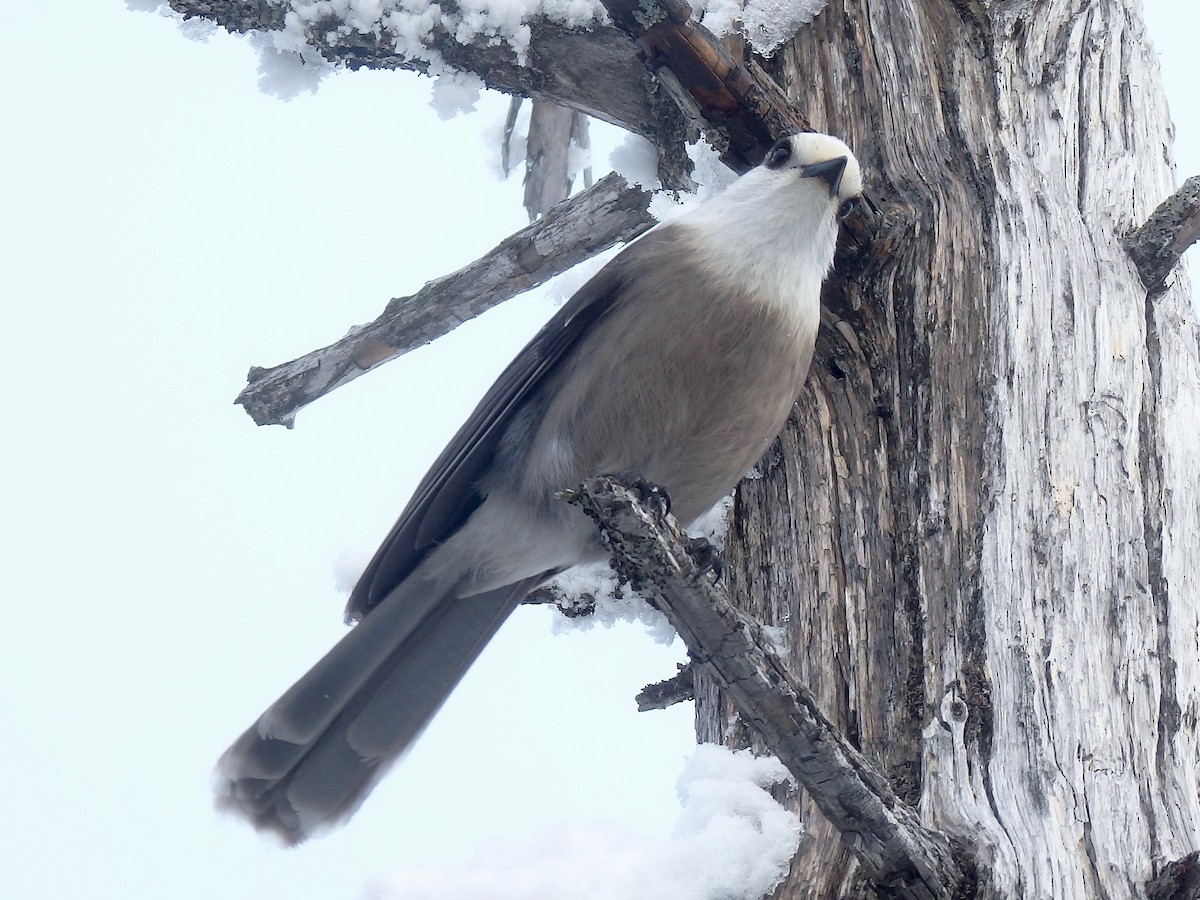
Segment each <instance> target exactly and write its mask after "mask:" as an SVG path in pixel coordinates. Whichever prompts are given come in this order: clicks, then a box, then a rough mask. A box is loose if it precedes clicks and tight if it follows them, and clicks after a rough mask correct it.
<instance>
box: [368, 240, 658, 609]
mask: <svg viewBox="0 0 1200 900" xmlns="http://www.w3.org/2000/svg"><path fill="white" fill-rule="evenodd" d="M670 241H671V229H670V228H657V229H655V230H654V231H653V232H651V233H649V234H647V235H645V236H643V237H642V238H640V239H639V240H637V241H636V242H634V243H633V244H630V245H629V246H628V247H626V248H625V249H624V250H622V251H621V253H619V254H618V255H617V256H616V257H615V258H614V259H613V260H612V261H610V262H609V263H608V264H607V265H606V266H605V267H604V268H603V269H601V270H600V271H599V272H597V273H596V275H595V276H593V277H592V278H591V280H589V281H588V282H587V283H586V284H584V286H583V287H581V288H580V289H579V290H578V291H577V292H576V293H575V295H574V296H573V297H572V298H571V299H570V300H569V301H568V302H567V303H566V304H564V305H563V306H562V308H561V309H559V310H558V312H556V313H555V314H554V316H553V318H551V319H550V321H549V322H547V323H546V324H545V325H544V326H543V327H542V329H541V330H540V331H538V333H537V334H536V335H534V337H533V339H532V340H531V341H530V342H529V343H528V344H526V345H525V348H524V349H523V350H522V351H521V352H520V353H519V354H518V355H517V357H516V359H514V360H513V361H512V362H511V363H509V365H508V367H507V368H506V369H505V370H504V371H503V372H502V373H501V375H500V377H499V378H498V379H497V380H496V383H495V384H493V385H492V387H491V389H490V390H489V391H488V392H487V394H485V395H484V397H483V399H482V400H481V401H480V402H479V405H478V406H477V407H475V411H474V412H473V413H471V416H470V418H468V419H467V421H466V422H465V423H464V424H463V426H462V428H460V429H459V430H458V433H457V434H455V435H454V437H453V439H451V441H450V443H449V445H448V446H447V447H446V449H445V450H443V451H442V453H441V455H440V456H439V457H438V458H437V461H436V462H434V464H433V467H432V468H431V469H430V470H429V472H428V473H427V474H426V475H425V477H424V479H422V480H421V483H420V484H419V485H418V486H417V489H416V491H415V492H414V494H413V496H412V499H411V500H410V501H409V503H408V506H407V507H406V508H405V510H404V512H403V513H401V515H400V518H399V520H398V521H397V522H396V524H395V525H394V526H393V527H392V530H391V532H390V533H389V534H388V536H387V537H386V538H385V539H384V541H383V544H382V545H381V546H380V548H379V549H378V550H377V551H376V553H375V556H374V558H373V559H372V560H371V562H370V563H369V564H368V565H367V568H366V570H365V571H364V572H363V574H362V577H361V578H359V580H358V584H357V585H355V587H354V590H353V592H352V593H351V594H350V600H349V603H348V604H347V606H346V617H347V618H348V619H360V618H362V616H364V615H366V614H367V613H368V612H370V611H371V610H372V609H373V608H374V607H375V606H376V605H377V604H378V603H380V602H381V601H382V600H383V599H384V598H385V597H387V596H388V594H389V593H391V591H392V590H393V589H394V588H395V587H396V586H397V585H398V584H400V582H402V581H403V580H404V579H405V578H406V577H407V576H408V574H409V573H410V572H412V570H413V569H414V568H415V567H416V566H417V564H418V563H419V562H420V561H421V559H422V558H423V557H424V555H425V554H426V553H427V552H428V551H429V550H430V548H432V547H433V546H435V545H436V544H438V543H440V542H442V541H444V540H445V539H446V538H447V537H449V536H450V535H451V534H453V533H454V531H455V530H456V529H457V528H458V527H459V526H461V525H462V524H463V522H464V521H466V518H467V517H468V516H469V515H470V514H471V513H472V512H473V511H474V510H475V509H476V508H477V507H478V506H479V504H480V503H481V502H482V501H483V494H482V493H480V490H479V482H480V480H481V478H482V477H483V476H484V475H485V474H486V472H487V470H488V467H489V464H490V463H491V461H492V458H493V456H494V454H495V452H496V449H497V445H498V444H499V442H500V440H501V438H502V437H503V436H504V434H505V431H506V430H507V427H508V425H509V424H510V423H511V422H512V419H513V416H514V415H515V413H516V412H517V411H518V410H519V409H520V408H521V405H522V403H523V401H525V400H526V399H527V398H528V397H529V396H530V394H531V393H532V392H533V391H535V390H536V389H537V387H538V386H539V385H541V384H542V383H543V382H544V380H545V379H546V377H547V376H548V375H550V374H551V373H552V372H553V371H554V370H555V368H557V366H558V365H559V364H560V363H561V362H562V360H563V358H564V357H565V356H566V354H567V353H568V351H570V349H571V348H572V347H574V346H575V345H576V344H577V343H578V342H579V341H580V339H581V338H582V337H583V336H584V335H585V334H587V333H588V331H589V330H590V328H591V326H592V325H593V323H595V322H596V321H597V320H598V319H599V318H601V317H602V316H604V315H605V314H606V313H608V312H609V311H610V310H611V309H612V307H613V305H614V303H615V301H616V298H617V297H618V296H619V295H620V293H621V288H622V286H623V285H624V284H625V283H626V282H627V281H628V280H629V278H630V277H631V275H632V273H633V272H636V270H637V268H638V267H637V262H638V261H639V259H641V258H643V257H644V256H646V255H653V251H654V250H656V249H662V248H663V247H664V245H665V244H667V243H670Z"/></svg>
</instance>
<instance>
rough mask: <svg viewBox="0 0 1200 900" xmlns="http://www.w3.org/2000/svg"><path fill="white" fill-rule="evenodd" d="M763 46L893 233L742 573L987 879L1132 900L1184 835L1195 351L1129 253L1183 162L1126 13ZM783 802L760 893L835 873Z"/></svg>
mask: <svg viewBox="0 0 1200 900" xmlns="http://www.w3.org/2000/svg"><path fill="white" fill-rule="evenodd" d="M773 66H774V69H775V72H776V75H777V77H780V78H781V79H783V80H784V81H785V82H786V83H787V84H788V85H789V87H790V89H791V90H792V91H793V92H794V95H795V99H796V102H798V103H799V104H800V105H802V106H805V108H806V109H807V110H808V113H809V117H810V118H811V120H812V122H813V125H814V126H815V127H817V128H820V129H824V130H830V131H832V132H834V133H837V134H841V135H842V136H843V137H845V138H846V140H847V141H848V143H850V145H851V146H852V147H854V148H855V150H856V152H857V153H858V155H859V157H860V159H861V160H862V161H863V162H864V164H865V165H864V167H865V169H866V173H867V174H866V180H867V183H868V184H869V185H872V186H874V187H875V188H876V189H877V190H878V195H879V197H880V198H881V199H882V201H883V203H884V204H887V205H888V207H889V210H890V211H889V213H888V216H890V217H891V220H892V221H893V222H894V224H895V227H896V228H897V229H900V230H902V231H903V234H902V235H901V236H899V237H897V238H895V239H888V240H886V241H884V242H883V243H886V244H887V245H888V246H889V251H888V255H887V256H886V257H885V256H882V255H877V256H876V257H875V258H874V259H873V261H872V264H871V265H868V267H867V268H866V269H865V270H864V271H861V272H855V273H848V274H847V276H846V277H843V278H840V279H835V280H834V282H833V284H832V285H831V290H830V292H829V296H828V297H827V304H826V317H825V320H824V325H825V327H824V328H823V330H822V333H821V336H820V337H819V339H818V357H817V361H816V363H815V364H814V370H813V372H812V375H811V376H810V385H811V388H812V390H811V391H808V392H806V393H805V395H804V396H802V397H801V398H800V401H799V403H798V405H797V411H796V416H795V418H794V421H793V424H792V427H791V428H789V430H788V431H787V432H786V433H785V434H784V435H783V436H782V437H781V439H780V442H779V443H778V445H777V448H776V452H775V453H774V454H773V455H772V456H771V457H769V458H768V459H767V460H766V461H765V462H764V465H763V467H762V470H763V473H762V474H763V477H762V478H760V479H758V480H753V481H750V482H747V483H745V484H744V485H743V486H742V488H741V490H740V492H739V496H738V500H737V505H736V511H737V515H736V517H735V527H734V530H733V532H732V534H731V538H732V539H731V541H730V544H729V549H728V552H729V555H730V559H729V561H728V563H727V571H728V572H729V573H730V578H731V582H732V583H733V587H734V593H735V594H744V595H746V596H748V597H749V598H750V600H749V607H750V609H751V610H752V611H753V612H754V613H755V615H756V616H758V617H760V618H761V619H763V620H764V621H767V622H771V623H782V624H785V625H786V626H787V631H788V634H789V635H791V639H792V641H793V651H792V658H791V665H792V667H793V669H794V671H795V672H796V673H797V675H798V677H800V678H801V679H802V680H803V681H805V682H807V683H810V684H812V685H813V689H814V691H815V693H816V694H817V697H818V702H819V703H820V705H821V706H822V708H823V709H825V710H826V711H827V712H828V713H829V714H830V715H831V718H833V719H834V721H835V722H836V723H837V724H838V725H839V727H840V728H842V729H843V730H844V732H845V733H847V734H849V735H851V736H853V738H854V739H855V740H856V741H857V742H858V743H859V746H860V747H861V748H862V750H863V751H864V752H865V753H866V755H867V756H868V757H871V758H876V759H879V760H880V761H881V762H882V763H883V765H884V768H885V771H887V772H888V773H889V775H890V777H891V780H892V782H893V785H894V786H895V787H896V789H897V792H898V793H900V795H901V796H904V797H907V798H908V799H910V800H913V801H914V802H918V803H919V805H920V808H921V809H922V811H923V813H924V814H925V815H926V816H927V817H928V819H927V821H928V823H929V824H931V825H933V826H935V827H938V828H941V829H943V830H945V831H947V832H948V833H950V834H952V835H959V836H963V837H966V838H969V839H971V840H974V841H976V842H978V843H979V844H980V846H981V862H982V863H983V868H982V870H981V878H982V884H983V887H982V888H981V890H982V895H983V896H996V897H1017V896H1024V897H1038V898H1043V897H1045V898H1085V897H1098V896H1104V897H1113V898H1118V897H1120V898H1125V897H1130V898H1132V897H1138V896H1141V891H1142V885H1144V884H1145V883H1146V881H1147V880H1148V879H1149V878H1151V877H1152V876H1153V875H1154V874H1155V872H1156V869H1157V867H1159V866H1162V865H1164V864H1165V863H1166V862H1167V861H1169V860H1171V859H1176V858H1179V857H1181V856H1183V855H1184V854H1186V853H1187V852H1188V851H1189V850H1192V849H1194V848H1195V845H1196V842H1197V840H1198V838H1197V835H1198V834H1200V803H1198V801H1197V790H1196V788H1197V768H1198V763H1200V754H1198V750H1197V719H1198V715H1197V714H1198V712H1200V670H1198V668H1197V662H1196V660H1197V659H1198V658H1200V647H1198V646H1197V641H1198V637H1197V635H1198V634H1200V617H1198V616H1200V602H1198V601H1197V585H1196V576H1195V574H1194V573H1195V572H1196V571H1197V569H1198V567H1200V548H1198V547H1197V544H1196V542H1195V540H1194V538H1193V537H1192V536H1193V535H1194V534H1195V533H1196V531H1197V527H1198V526H1200V521H1198V519H1200V500H1198V495H1197V487H1196V474H1195V473H1196V472H1198V471H1200V458H1198V455H1200V441H1197V439H1196V434H1197V430H1196V426H1197V421H1198V416H1197V412H1198V409H1200V403H1198V399H1200V398H1198V396H1197V388H1198V385H1200V364H1198V358H1200V354H1198V350H1197V334H1196V325H1195V319H1194V315H1193V313H1192V311H1191V308H1190V306H1189V304H1188V300H1187V296H1186V291H1187V286H1186V283H1185V282H1183V281H1182V279H1176V281H1175V283H1174V285H1173V286H1172V287H1171V288H1170V289H1168V290H1167V291H1166V292H1165V293H1164V294H1162V295H1161V296H1159V297H1158V298H1156V299H1155V300H1154V301H1153V302H1149V301H1148V299H1147V292H1146V289H1145V287H1144V286H1143V285H1142V284H1141V282H1140V279H1139V276H1138V272H1137V270H1136V268H1135V266H1134V265H1133V264H1132V262H1131V261H1130V260H1129V258H1128V256H1127V255H1126V254H1125V252H1124V250H1123V248H1122V246H1121V236H1122V235H1124V234H1126V233H1128V231H1129V230H1130V229H1131V228H1132V227H1134V226H1135V225H1137V224H1139V223H1141V222H1143V221H1145V219H1146V217H1147V215H1148V214H1149V213H1150V211H1151V209H1152V208H1153V205H1154V204H1155V203H1156V202H1157V201H1158V200H1159V199H1161V198H1162V197H1164V196H1166V195H1168V194H1169V193H1170V190H1171V177H1172V176H1171V168H1170V165H1169V156H1170V151H1169V144H1168V141H1169V138H1168V119H1167V114H1166V109H1165V105H1164V102H1163V99H1162V95H1161V91H1160V89H1159V84H1158V73H1157V66H1156V63H1155V60H1154V57H1153V52H1152V50H1151V49H1150V47H1149V45H1148V43H1147V41H1146V38H1145V35H1144V34H1143V32H1142V26H1141V23H1140V20H1139V18H1138V15H1137V10H1136V8H1135V7H1133V6H1132V5H1130V4H1124V3H1120V2H1116V0H1101V2H1088V3H1084V2H1057V3H1019V4H1018V3H992V4H987V5H983V4H973V3H969V2H968V3H948V2H932V0H929V2H920V0H895V2H889V3H887V4H879V3H869V2H865V0H864V2H857V0H835V2H833V3H831V4H830V6H829V7H828V8H827V9H826V10H825V12H824V13H822V14H821V16H819V17H818V18H817V20H815V21H814V22H813V24H812V26H810V27H809V28H806V29H805V30H803V31H802V32H801V33H800V34H799V35H798V36H797V38H796V40H795V41H794V42H793V43H792V44H791V46H790V47H788V48H787V50H786V51H785V52H783V53H781V54H780V55H778V56H777V57H776V60H775V61H774V63H773ZM806 103H807V105H806ZM700 682H701V680H700V679H698V680H697V687H696V691H697V695H698V698H701V697H703V698H704V702H703V703H700V704H699V706H698V715H700V716H701V718H702V721H701V722H700V723H699V725H700V731H701V733H702V734H704V735H706V736H708V737H711V738H720V737H724V736H725V735H726V734H727V730H726V727H727V725H728V724H729V722H728V719H727V718H722V717H721V716H720V715H719V712H720V710H721V700H720V698H719V697H717V696H713V695H712V693H711V689H708V690H709V692H708V694H707V696H705V691H706V688H705V687H704V685H702V684H701V683H700ZM725 710H726V712H727V711H728V707H725ZM734 733H735V734H736V731H735V732H734ZM800 807H801V810H802V815H803V816H804V818H805V820H806V824H807V830H806V835H805V838H804V844H803V846H802V848H801V854H800V856H798V857H797V859H796V861H795V863H794V865H793V871H792V873H791V878H790V880H789V883H788V884H787V885H785V886H784V887H783V888H781V890H780V891H779V893H778V896H781V897H788V898H792V897H839V896H849V895H851V894H852V891H853V885H854V883H855V878H856V876H855V872H854V864H853V862H852V861H851V860H850V859H849V857H848V855H847V854H846V853H845V851H844V850H842V849H841V848H840V847H839V846H838V840H837V838H836V836H835V835H834V834H833V833H832V831H831V830H830V829H829V828H828V826H827V825H825V823H823V822H822V821H821V819H820V818H819V817H817V816H814V815H813V814H812V809H811V807H810V806H809V805H808V801H806V800H805V801H802V802H801V803H800Z"/></svg>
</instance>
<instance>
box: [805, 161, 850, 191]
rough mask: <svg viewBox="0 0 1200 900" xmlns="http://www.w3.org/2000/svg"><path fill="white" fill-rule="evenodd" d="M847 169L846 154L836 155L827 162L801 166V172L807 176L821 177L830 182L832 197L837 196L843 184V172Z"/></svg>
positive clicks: (827, 182)
mask: <svg viewBox="0 0 1200 900" xmlns="http://www.w3.org/2000/svg"><path fill="white" fill-rule="evenodd" d="M845 171H846V157H844V156H835V157H834V158H833V159H827V160H825V162H819V163H813V164H812V165H809V166H801V167H800V174H801V175H803V176H804V177H805V178H820V179H821V180H822V181H824V182H825V183H826V184H828V185H829V196H830V197H836V196H837V192H838V189H839V188H840V187H841V186H842V173H843V172H845Z"/></svg>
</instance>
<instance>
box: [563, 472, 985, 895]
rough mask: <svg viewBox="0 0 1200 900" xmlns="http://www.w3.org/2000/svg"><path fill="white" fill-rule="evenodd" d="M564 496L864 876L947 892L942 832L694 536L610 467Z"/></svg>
mask: <svg viewBox="0 0 1200 900" xmlns="http://www.w3.org/2000/svg"><path fill="white" fill-rule="evenodd" d="M563 497H564V499H566V500H567V501H568V502H570V503H573V504H576V505H578V506H580V507H581V508H582V509H583V511H584V512H585V513H586V514H587V515H588V516H589V517H590V518H592V519H593V520H594V521H596V522H597V524H598V525H599V527H600V532H601V535H602V537H603V540H604V543H605V545H606V546H607V547H608V548H609V549H610V550H611V551H612V553H613V567H614V568H615V569H616V570H617V572H618V574H619V575H620V576H621V577H623V578H627V579H629V581H630V582H631V583H632V584H633V587H634V588H635V589H636V590H638V591H640V592H642V593H643V594H644V595H648V596H649V598H650V600H651V602H653V603H655V604H656V605H657V606H659V608H661V609H662V610H663V611H664V612H665V613H666V615H667V617H668V618H669V619H670V621H671V624H672V625H674V626H675V629H676V630H677V631H678V632H679V634H680V636H681V637H682V638H683V640H684V642H685V643H686V644H687V647H688V650H689V652H690V654H691V656H692V659H693V660H694V662H695V664H696V665H698V666H701V667H703V668H704V669H705V671H706V673H707V674H709V675H711V676H712V677H713V678H714V679H715V680H716V681H717V682H718V683H719V684H720V685H721V686H722V687H723V688H724V689H725V690H726V691H727V692H728V693H729V695H730V697H732V698H733V700H734V702H735V703H736V704H737V706H738V709H739V711H740V713H741V715H742V717H743V718H744V719H745V720H746V721H748V722H749V723H750V724H751V725H752V726H753V727H754V728H755V729H756V730H757V731H758V732H759V733H760V734H761V735H762V737H763V739H764V740H765V742H766V743H767V745H768V746H769V747H770V748H771V750H772V752H774V753H775V755H776V756H778V757H779V759H780V760H781V761H782V762H783V764H784V765H785V766H787V768H788V770H789V771H790V772H791V773H792V775H794V776H795V778H796V780H797V781H799V782H800V784H801V785H803V787H804V788H805V789H806V790H807V791H808V792H809V794H810V795H811V796H812V798H813V800H814V802H815V803H816V804H817V806H818V807H819V808H820V810H821V811H822V813H824V815H825V816H826V818H828V819H829V821H830V822H831V823H832V824H833V825H834V827H836V828H837V829H838V830H839V831H840V832H841V835H842V839H843V840H844V841H845V842H846V845H847V846H848V847H849V848H850V850H851V851H852V852H853V853H854V854H855V855H856V856H857V857H858V859H859V862H860V864H861V865H862V866H863V868H864V870H865V871H866V873H867V874H868V876H869V877H870V878H871V879H872V880H873V881H874V882H875V883H876V884H877V885H880V886H883V887H885V888H886V889H887V890H888V891H889V893H888V896H892V897H905V898H922V900H929V898H934V897H949V896H952V895H953V893H954V890H955V888H956V887H957V885H958V884H959V882H960V881H961V880H962V877H963V876H962V872H961V870H960V869H959V866H958V864H957V863H956V861H955V859H954V857H953V855H952V853H951V849H950V844H949V842H948V841H947V839H946V837H945V836H944V835H942V834H940V833H939V832H936V831H931V830H930V829H927V828H925V827H924V826H923V825H922V824H921V822H920V820H919V818H918V816H917V813H916V812H915V811H914V810H913V809H912V808H911V807H909V806H908V805H906V804H905V803H904V802H902V801H901V800H900V799H899V798H898V797H897V796H896V794H895V792H894V791H893V790H892V788H891V785H890V784H889V783H888V781H887V779H886V778H884V777H883V776H882V775H881V774H879V773H878V772H876V771H875V770H874V768H873V767H872V766H871V765H870V763H868V762H867V760H866V759H864V758H863V757H862V755H861V754H859V753H858V751H857V750H855V749H854V747H852V746H851V745H850V744H849V742H847V741H846V739H845V738H844V737H843V736H842V735H841V733H840V732H839V731H838V730H837V729H836V728H835V727H834V726H833V724H832V723H831V722H830V721H829V720H828V719H826V718H825V716H824V715H823V714H822V713H821V711H820V710H819V709H818V708H817V706H816V704H815V702H814V701H813V699H812V696H811V695H810V693H809V692H808V690H807V689H806V688H805V687H803V686H802V685H801V684H799V683H798V682H797V681H796V680H795V679H794V678H793V677H792V675H791V673H789V672H788V670H787V669H786V667H785V666H784V664H783V662H782V661H781V660H780V658H779V656H778V655H777V654H776V653H775V652H774V651H773V650H772V649H771V647H770V642H769V641H768V640H767V638H766V636H765V635H764V633H763V629H762V627H761V626H760V625H759V624H758V623H757V622H755V621H754V620H752V619H751V618H749V617H748V616H746V615H745V614H744V613H742V612H741V611H739V610H737V609H735V608H734V607H733V605H732V604H731V603H730V600H729V596H728V594H727V593H726V592H725V590H724V588H722V587H721V586H720V585H718V584H716V583H715V581H714V579H712V578H711V577H708V576H707V575H706V572H705V569H704V567H703V566H701V565H698V564H697V563H696V562H695V561H694V560H693V559H692V558H691V556H690V555H689V553H688V551H687V549H686V548H687V547H688V546H689V543H690V540H689V538H688V537H687V535H686V534H685V533H684V532H683V531H682V529H681V528H680V527H679V524H678V523H677V522H676V521H675V520H674V519H672V518H671V517H669V516H665V517H663V518H662V519H659V518H658V517H656V516H655V515H654V514H653V513H652V512H649V511H648V510H647V509H645V508H644V507H643V506H642V505H641V501H640V499H639V497H638V495H637V494H635V493H633V492H631V491H629V490H627V489H626V488H624V487H622V486H621V485H619V484H617V483H615V482H614V481H613V480H612V479H611V478H607V477H600V478H594V479H589V480H588V481H586V482H584V484H583V485H581V486H580V487H579V488H578V489H577V490H575V491H568V492H565V493H564V495H563Z"/></svg>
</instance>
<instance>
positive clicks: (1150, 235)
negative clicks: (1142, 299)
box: [1124, 175, 1200, 293]
mask: <svg viewBox="0 0 1200 900" xmlns="http://www.w3.org/2000/svg"><path fill="white" fill-rule="evenodd" d="M1198 239H1200V176H1196V175H1193V176H1192V177H1191V178H1189V179H1188V180H1187V181H1185V182H1184V183H1183V187H1181V188H1180V189H1179V190H1178V191H1176V192H1175V193H1174V194H1172V195H1171V196H1170V197H1168V198H1167V199H1166V200H1164V201H1163V202H1162V203H1160V204H1159V205H1158V208H1157V209H1156V210H1154V212H1153V213H1151V214H1150V218H1149V219H1147V220H1146V223H1145V224H1144V225H1142V226H1141V227H1140V228H1138V229H1136V230H1135V231H1133V232H1132V233H1131V234H1129V235H1128V236H1127V237H1126V238H1125V241H1124V243H1125V249H1126V250H1127V251H1128V252H1129V255H1130V257H1132V258H1133V262H1134V265H1136V266H1137V270H1138V274H1139V275H1141V277H1142V284H1144V285H1145V286H1146V288H1147V289H1148V290H1149V291H1151V292H1152V293H1158V292H1159V291H1161V290H1163V288H1164V287H1165V286H1166V279H1167V276H1168V275H1169V274H1170V273H1171V270H1172V269H1174V268H1175V265H1176V264H1177V263H1178V262H1179V258H1180V257H1181V256H1183V253H1184V251H1185V250H1187V249H1188V247H1190V246H1192V244H1194V243H1196V241H1197V240H1198Z"/></svg>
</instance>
